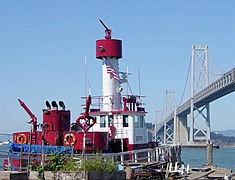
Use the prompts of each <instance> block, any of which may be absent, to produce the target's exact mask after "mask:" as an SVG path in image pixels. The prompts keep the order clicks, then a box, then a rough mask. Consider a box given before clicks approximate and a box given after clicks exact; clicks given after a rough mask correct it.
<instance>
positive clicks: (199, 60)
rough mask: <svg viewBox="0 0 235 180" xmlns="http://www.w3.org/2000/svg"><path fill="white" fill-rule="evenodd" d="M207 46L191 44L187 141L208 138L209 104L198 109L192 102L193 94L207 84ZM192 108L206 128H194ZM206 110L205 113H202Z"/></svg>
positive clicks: (209, 129)
mask: <svg viewBox="0 0 235 180" xmlns="http://www.w3.org/2000/svg"><path fill="white" fill-rule="evenodd" d="M208 65H209V63H208V46H204V45H203V46H193V47H192V59H191V98H190V130H189V143H190V144H192V143H194V141H195V140H210V131H211V128H210V106H209V102H208V103H206V104H205V106H203V107H201V108H200V109H199V108H197V107H196V106H195V104H194V99H195V95H196V94H197V93H198V92H200V91H201V90H203V89H204V88H205V87H207V86H208V85H209V66H208ZM194 110H197V112H198V113H199V115H201V116H202V117H203V118H204V122H205V125H206V129H205V128H204V129H202V128H200V127H197V129H196V131H195V132H194V130H195V128H194V127H195V116H194ZM204 111H206V113H204Z"/></svg>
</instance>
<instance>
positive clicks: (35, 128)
mask: <svg viewBox="0 0 235 180" xmlns="http://www.w3.org/2000/svg"><path fill="white" fill-rule="evenodd" d="M18 101H19V103H20V105H21V106H22V107H23V108H24V110H25V111H26V112H27V113H28V115H29V116H30V117H31V121H29V123H30V124H33V131H36V130H37V117H36V116H35V115H34V114H33V113H32V112H31V111H30V110H29V108H28V107H27V106H26V105H25V103H24V102H23V101H21V100H20V99H18Z"/></svg>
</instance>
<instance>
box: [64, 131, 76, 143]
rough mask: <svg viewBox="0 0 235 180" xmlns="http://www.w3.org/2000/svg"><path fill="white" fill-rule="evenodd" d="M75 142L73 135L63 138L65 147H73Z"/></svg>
mask: <svg viewBox="0 0 235 180" xmlns="http://www.w3.org/2000/svg"><path fill="white" fill-rule="evenodd" d="M75 142H76V137H75V136H74V134H73V133H69V134H66V135H65V136H64V144H65V145H66V146H71V145H72V146H74V144H75Z"/></svg>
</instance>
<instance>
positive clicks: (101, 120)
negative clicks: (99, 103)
mask: <svg viewBox="0 0 235 180" xmlns="http://www.w3.org/2000/svg"><path fill="white" fill-rule="evenodd" d="M105 126H106V121H105V116H100V127H105Z"/></svg>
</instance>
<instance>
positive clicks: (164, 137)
mask: <svg viewBox="0 0 235 180" xmlns="http://www.w3.org/2000/svg"><path fill="white" fill-rule="evenodd" d="M167 101H168V100H167V91H166V97H165V110H164V132H163V133H164V134H163V142H164V144H166V130H167V129H166V118H167Z"/></svg>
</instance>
